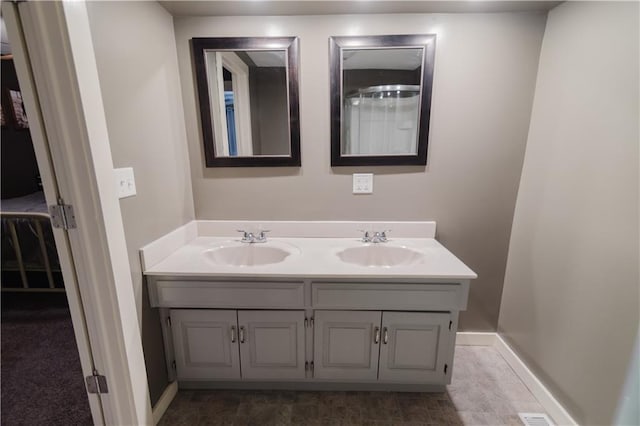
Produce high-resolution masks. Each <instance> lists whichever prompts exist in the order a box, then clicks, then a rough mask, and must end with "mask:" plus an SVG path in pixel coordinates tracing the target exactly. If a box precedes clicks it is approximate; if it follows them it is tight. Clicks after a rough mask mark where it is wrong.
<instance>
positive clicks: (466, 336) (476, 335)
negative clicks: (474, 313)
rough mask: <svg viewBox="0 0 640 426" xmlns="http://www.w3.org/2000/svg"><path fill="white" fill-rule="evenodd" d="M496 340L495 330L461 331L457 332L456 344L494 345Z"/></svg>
mask: <svg viewBox="0 0 640 426" xmlns="http://www.w3.org/2000/svg"><path fill="white" fill-rule="evenodd" d="M495 342H496V333H495V332H488V333H486V332H472V331H459V332H457V333H456V345H458V346H493V345H494V344H495Z"/></svg>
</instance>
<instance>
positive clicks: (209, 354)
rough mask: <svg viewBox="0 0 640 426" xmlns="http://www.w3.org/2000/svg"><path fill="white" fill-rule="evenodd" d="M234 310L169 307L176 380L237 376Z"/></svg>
mask: <svg viewBox="0 0 640 426" xmlns="http://www.w3.org/2000/svg"><path fill="white" fill-rule="evenodd" d="M236 324H237V316H236V311H214V310H196V309H172V310H171V329H172V331H173V343H174V350H175V355H176V370H177V378H178V380H207V379H239V378H240V355H239V353H238V343H237V327H236Z"/></svg>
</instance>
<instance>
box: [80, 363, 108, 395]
mask: <svg viewBox="0 0 640 426" xmlns="http://www.w3.org/2000/svg"><path fill="white" fill-rule="evenodd" d="M84 380H85V382H86V383H87V392H89V393H98V394H102V393H109V388H108V387H107V378H106V377H104V376H101V375H100V374H98V370H96V369H94V370H93V374H92V375H91V376H87V377H85V378H84Z"/></svg>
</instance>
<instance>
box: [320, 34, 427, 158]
mask: <svg viewBox="0 0 640 426" xmlns="http://www.w3.org/2000/svg"><path fill="white" fill-rule="evenodd" d="M434 43H435V36H433V35H428V36H378V37H376V36H372V37H332V38H331V47H332V52H331V57H332V64H331V66H332V70H331V72H332V85H331V86H332V96H331V100H332V165H334V166H336V165H338V166H339V165H397V164H426V151H427V149H426V148H427V140H426V138H427V136H428V125H429V124H428V123H429V112H430V111H429V105H430V98H431V77H432V72H433V51H434V49H433V47H434Z"/></svg>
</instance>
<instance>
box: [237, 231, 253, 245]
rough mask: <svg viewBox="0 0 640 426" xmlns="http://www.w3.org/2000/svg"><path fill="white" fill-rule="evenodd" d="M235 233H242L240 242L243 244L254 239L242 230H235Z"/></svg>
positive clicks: (249, 233) (250, 234)
mask: <svg viewBox="0 0 640 426" xmlns="http://www.w3.org/2000/svg"><path fill="white" fill-rule="evenodd" d="M236 231H237V232H242V239H241V240H240V241H241V242H243V243H252V242H253V241H254V239H255V238H254V236H253V234H252V233H251V232H247V231H245V230H244V229H236Z"/></svg>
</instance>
